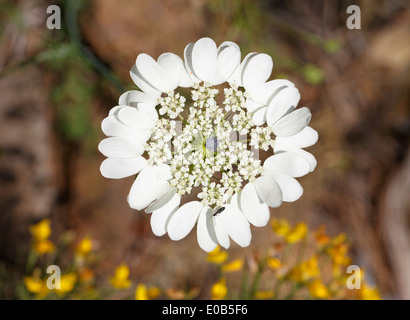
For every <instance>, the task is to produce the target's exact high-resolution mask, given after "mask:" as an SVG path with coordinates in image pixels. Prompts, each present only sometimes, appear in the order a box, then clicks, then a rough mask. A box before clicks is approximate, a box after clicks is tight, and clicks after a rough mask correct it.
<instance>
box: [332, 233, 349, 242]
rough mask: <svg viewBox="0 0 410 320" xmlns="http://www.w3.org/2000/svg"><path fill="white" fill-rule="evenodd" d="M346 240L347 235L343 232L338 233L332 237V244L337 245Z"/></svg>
mask: <svg viewBox="0 0 410 320" xmlns="http://www.w3.org/2000/svg"><path fill="white" fill-rule="evenodd" d="M345 242H347V235H346V234H345V233H343V232H342V233H340V234H338V235H337V236H336V237H334V238H333V239H332V244H334V245H337V244H342V243H345Z"/></svg>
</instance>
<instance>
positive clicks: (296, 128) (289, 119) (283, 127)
mask: <svg viewBox="0 0 410 320" xmlns="http://www.w3.org/2000/svg"><path fill="white" fill-rule="evenodd" d="M311 117H312V114H311V113H310V110H309V109H308V108H306V107H303V108H300V109H297V110H294V111H293V112H291V113H289V114H288V115H286V116H284V117H283V118H282V119H280V120H279V121H278V122H276V123H275V124H273V126H272V130H273V133H274V134H275V135H276V136H279V137H289V136H293V135H295V134H297V133H299V132H300V131H302V130H303V129H304V128H305V127H306V126H307V125H308V124H309V121H310V118H311Z"/></svg>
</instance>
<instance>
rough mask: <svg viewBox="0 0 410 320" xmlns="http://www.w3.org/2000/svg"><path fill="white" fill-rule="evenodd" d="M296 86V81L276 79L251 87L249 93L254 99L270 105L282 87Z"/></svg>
mask: <svg viewBox="0 0 410 320" xmlns="http://www.w3.org/2000/svg"><path fill="white" fill-rule="evenodd" d="M294 86H295V85H294V83H293V82H290V81H289V80H285V79H275V80H271V81H268V82H264V83H261V84H259V85H257V86H254V87H252V88H250V89H249V90H248V93H249V96H250V97H251V98H252V99H253V100H255V101H257V102H260V103H263V104H266V105H269V103H270V102H271V101H272V99H273V98H274V97H275V96H276V95H277V94H278V93H279V92H280V91H281V90H282V89H284V88H286V87H294Z"/></svg>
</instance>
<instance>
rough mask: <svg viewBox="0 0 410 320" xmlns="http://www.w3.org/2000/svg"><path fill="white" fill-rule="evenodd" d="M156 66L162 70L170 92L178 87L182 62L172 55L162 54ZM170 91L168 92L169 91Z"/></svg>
mask: <svg viewBox="0 0 410 320" xmlns="http://www.w3.org/2000/svg"><path fill="white" fill-rule="evenodd" d="M158 64H159V65H160V66H161V68H162V69H163V70H164V73H165V76H166V78H167V79H168V82H169V83H170V87H171V88H172V89H171V90H174V89H175V88H176V87H178V85H179V83H180V82H181V75H182V69H183V61H182V59H181V58H180V57H178V56H177V55H176V54H174V53H169V52H167V53H163V54H161V55H160V56H159V58H158ZM169 91H170V90H169Z"/></svg>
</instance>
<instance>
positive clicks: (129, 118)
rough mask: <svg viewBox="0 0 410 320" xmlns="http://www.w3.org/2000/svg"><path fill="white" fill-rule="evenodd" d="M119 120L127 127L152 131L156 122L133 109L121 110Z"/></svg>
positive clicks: (125, 108)
mask: <svg viewBox="0 0 410 320" xmlns="http://www.w3.org/2000/svg"><path fill="white" fill-rule="evenodd" d="M118 119H120V120H121V122H123V123H124V124H126V125H127V126H129V127H131V128H134V129H138V130H150V129H152V128H153V127H154V126H155V122H154V121H153V120H152V119H151V118H150V117H149V116H148V115H147V114H146V113H144V112H140V111H138V110H137V109H136V108H133V107H124V108H122V109H120V110H119V111H118Z"/></svg>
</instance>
